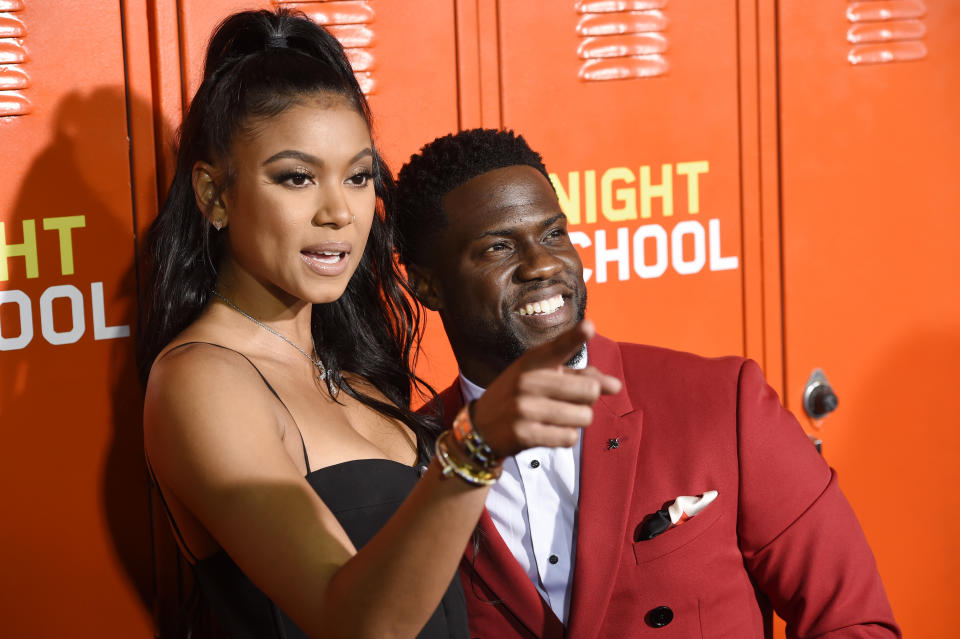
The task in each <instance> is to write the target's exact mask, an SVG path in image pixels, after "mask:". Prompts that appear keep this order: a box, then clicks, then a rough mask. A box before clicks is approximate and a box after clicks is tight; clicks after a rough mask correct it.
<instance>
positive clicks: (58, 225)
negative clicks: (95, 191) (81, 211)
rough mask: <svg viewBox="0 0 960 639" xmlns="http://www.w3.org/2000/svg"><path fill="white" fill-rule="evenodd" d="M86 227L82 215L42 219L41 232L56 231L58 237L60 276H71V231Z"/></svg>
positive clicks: (85, 220)
mask: <svg viewBox="0 0 960 639" xmlns="http://www.w3.org/2000/svg"><path fill="white" fill-rule="evenodd" d="M86 225H87V219H86V217H84V216H83V215H71V216H68V217H45V218H43V230H44V231H52V230H56V231H57V233H58V234H59V235H60V274H61V275H73V234H72V233H71V232H70V231H71V230H72V229H82V228H83V227H85V226H86Z"/></svg>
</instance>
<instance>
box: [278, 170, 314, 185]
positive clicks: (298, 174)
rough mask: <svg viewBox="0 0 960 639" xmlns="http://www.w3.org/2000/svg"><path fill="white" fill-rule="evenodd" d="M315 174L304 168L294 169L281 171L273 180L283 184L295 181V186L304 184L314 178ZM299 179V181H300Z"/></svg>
mask: <svg viewBox="0 0 960 639" xmlns="http://www.w3.org/2000/svg"><path fill="white" fill-rule="evenodd" d="M312 179H313V176H312V175H311V174H310V173H308V172H307V171H303V170H294V171H286V172H284V173H281V174H279V175H277V176H275V177H274V178H273V181H274V182H276V183H277V184H283V183H285V182H290V181H293V185H294V186H303V185H304V184H305V183H307V182H308V181H310V180H312ZM298 181H299V182H298Z"/></svg>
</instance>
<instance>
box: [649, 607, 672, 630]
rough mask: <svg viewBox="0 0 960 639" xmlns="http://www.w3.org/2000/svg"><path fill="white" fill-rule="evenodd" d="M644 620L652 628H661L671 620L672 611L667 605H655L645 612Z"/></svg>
mask: <svg viewBox="0 0 960 639" xmlns="http://www.w3.org/2000/svg"><path fill="white" fill-rule="evenodd" d="M646 620H647V623H648V624H649V625H651V626H653V627H654V628H663V627H664V626H665V625H667V624H668V623H670V622H671V621H673V611H672V610H670V608H669V607H667V606H657V607H656V608H654V609H653V610H651V611H650V612H648V613H647V617H646Z"/></svg>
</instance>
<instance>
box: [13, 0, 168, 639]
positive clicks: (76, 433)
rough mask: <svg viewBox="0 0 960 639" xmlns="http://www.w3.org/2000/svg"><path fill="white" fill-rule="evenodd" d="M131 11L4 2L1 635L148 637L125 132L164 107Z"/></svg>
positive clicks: (135, 202)
mask: <svg viewBox="0 0 960 639" xmlns="http://www.w3.org/2000/svg"><path fill="white" fill-rule="evenodd" d="M128 17H130V18H131V20H134V18H133V16H128ZM124 19H125V17H124V15H123V14H122V12H121V7H120V4H118V3H103V2H101V3H62V2H52V1H46V2H43V1H35V2H22V1H19V0H4V1H3V2H0V63H2V66H0V116H2V117H0V140H2V148H3V154H2V158H0V173H2V175H3V180H4V188H3V189H0V424H2V426H3V446H2V463H0V485H2V486H3V488H2V491H3V493H2V494H3V497H2V502H3V524H2V525H0V548H2V550H0V565H2V566H3V568H2V574H3V578H2V580H0V618H2V620H3V621H2V622H0V634H2V635H3V636H5V637H53V636H70V637H82V636H102V635H103V633H104V632H105V631H104V630H103V629H104V628H105V626H104V624H109V627H113V628H120V629H122V631H121V632H120V634H121V635H123V636H141V637H147V636H149V633H150V632H151V623H150V616H149V614H148V612H147V610H148V606H149V604H150V601H151V599H152V596H153V593H152V569H151V559H150V552H151V550H150V545H149V535H150V524H149V509H148V507H147V496H148V483H147V478H146V474H145V473H144V472H143V468H142V467H143V464H142V461H141V460H142V437H141V434H140V405H141V399H140V397H141V391H140V389H139V387H138V384H137V382H136V375H135V371H134V365H133V356H132V353H133V340H132V333H133V331H134V330H135V327H136V265H135V261H134V256H135V241H134V216H135V212H136V211H137V209H138V208H139V206H140V204H142V202H143V201H144V199H143V195H144V194H145V193H148V192H149V191H150V190H151V186H150V179H152V175H153V169H152V167H151V168H150V169H149V170H148V171H146V173H145V175H147V176H151V177H149V178H147V180H146V181H140V182H138V183H137V184H136V185H135V184H134V182H135V179H134V178H135V175H134V171H135V169H134V165H135V164H137V163H139V161H140V160H139V159H137V160H136V162H135V159H134V157H133V155H132V154H131V148H130V142H129V140H130V137H131V135H132V129H131V126H130V123H131V122H132V121H134V120H138V119H139V120H142V119H145V120H146V121H148V122H149V120H150V113H151V108H152V107H151V105H150V104H149V102H146V101H144V100H143V99H142V97H141V96H140V95H136V94H135V92H134V90H135V89H136V82H135V81H131V80H130V75H129V71H130V68H129V67H127V66H126V64H125V55H124V54H125V52H124V38H123V29H124ZM151 146H152V142H151V141H150V140H146V148H150V147H151ZM150 154H151V155H152V151H151V153H150ZM148 199H149V198H148ZM108 634H111V635H112V634H113V633H112V632H108Z"/></svg>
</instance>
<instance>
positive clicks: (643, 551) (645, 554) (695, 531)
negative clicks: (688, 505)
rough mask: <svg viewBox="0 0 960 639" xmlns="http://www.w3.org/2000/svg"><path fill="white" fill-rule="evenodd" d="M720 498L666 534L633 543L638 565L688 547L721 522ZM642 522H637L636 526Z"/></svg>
mask: <svg viewBox="0 0 960 639" xmlns="http://www.w3.org/2000/svg"><path fill="white" fill-rule="evenodd" d="M719 501H720V499H719V498H718V499H717V500H716V501H715V502H714V503H712V504H710V505H709V506H707V509H706V510H704V511H703V512H701V513H700V514H698V515H697V516H695V517H692V518H690V519H688V520H687V521H685V522H684V523H682V524H680V525H679V526H674V527H673V528H668V529H667V530H666V531H665V532H663V533H661V534H659V535H657V536H656V537H654V538H653V539H647V540H644V541H634V542H633V556H634V558H635V559H636V560H637V563H638V564H643V563H646V562H648V561H653V560H654V559H657V558H659V557H662V556H664V555H666V554H668V553H671V552H673V551H674V550H677V549H678V548H682V547H683V546H686V545H687V544H689V543H690V542H692V541H693V540H694V539H696V538H697V537H699V536H700V535H702V534H704V533H705V532H707V530H709V529H710V528H711V527H713V526H714V525H715V524H716V523H717V522H718V521H720V518H721V516H722V515H723V512H722V510H721V507H720V504H719V503H717V502H719ZM640 524H641V522H640V521H637V522H636V524H635V528H634V530H636V526H640Z"/></svg>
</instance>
